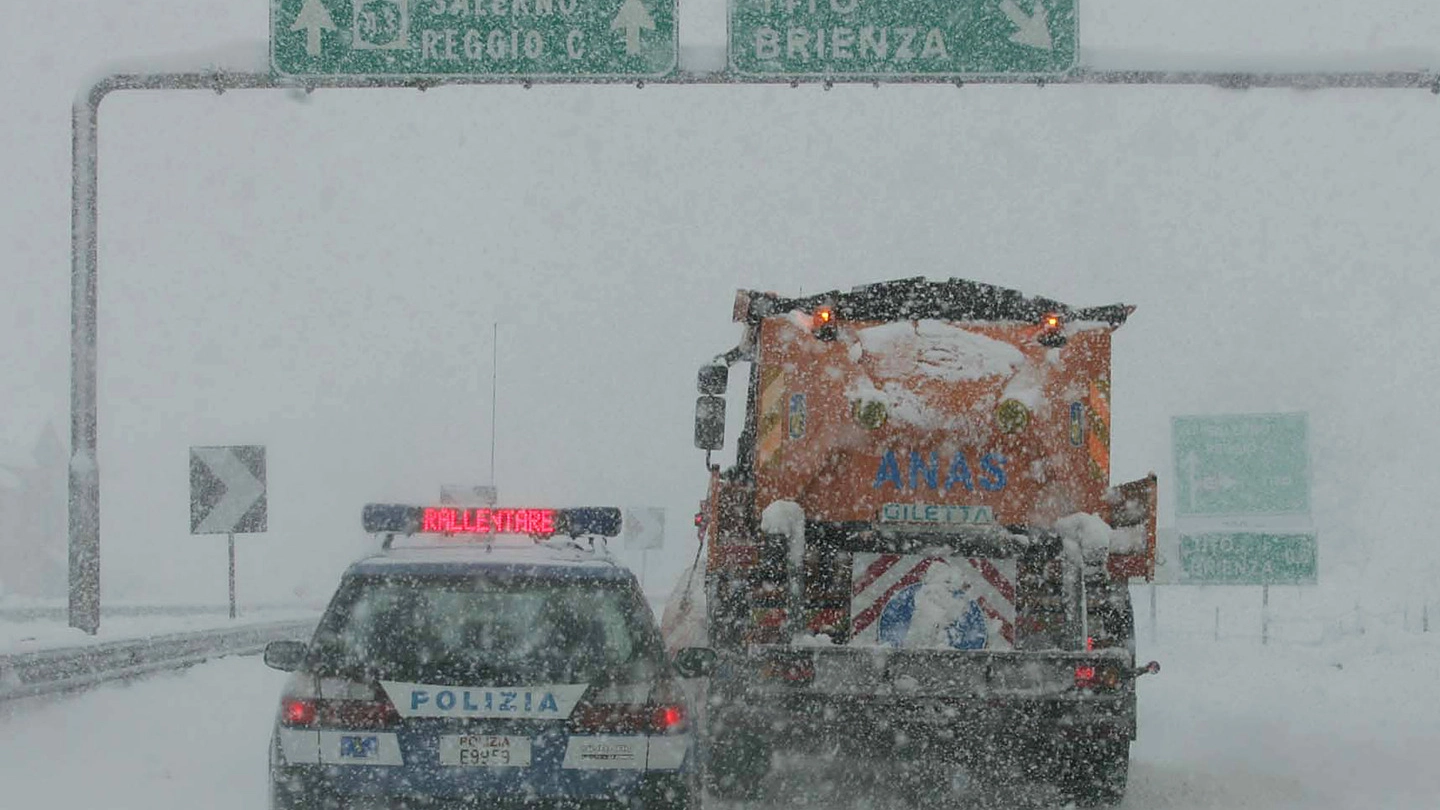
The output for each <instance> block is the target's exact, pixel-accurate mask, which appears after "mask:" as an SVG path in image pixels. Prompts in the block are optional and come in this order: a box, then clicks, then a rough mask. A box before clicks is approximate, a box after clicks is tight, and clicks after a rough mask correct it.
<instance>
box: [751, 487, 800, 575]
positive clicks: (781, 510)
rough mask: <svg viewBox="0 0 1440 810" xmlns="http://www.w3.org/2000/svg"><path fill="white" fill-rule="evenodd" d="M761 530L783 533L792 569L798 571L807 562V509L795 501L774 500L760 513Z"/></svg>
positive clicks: (766, 532) (769, 532) (768, 532)
mask: <svg viewBox="0 0 1440 810" xmlns="http://www.w3.org/2000/svg"><path fill="white" fill-rule="evenodd" d="M760 531H762V532H764V533H765V534H782V535H784V536H785V539H786V540H787V541H788V542H787V549H788V551H789V553H788V555H787V557H788V559H789V561H790V570H791V571H798V570H800V566H802V565H804V563H805V510H804V509H802V508H801V507H800V504H798V503H796V502H794V501H774V502H772V503H771V504H770V505H769V506H767V507H765V511H764V512H761V513H760Z"/></svg>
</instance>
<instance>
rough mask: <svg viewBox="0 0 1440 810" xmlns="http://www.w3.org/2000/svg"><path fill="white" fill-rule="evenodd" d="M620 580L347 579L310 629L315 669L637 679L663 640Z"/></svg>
mask: <svg viewBox="0 0 1440 810" xmlns="http://www.w3.org/2000/svg"><path fill="white" fill-rule="evenodd" d="M651 625H653V619H650V615H649V613H648V611H646V609H645V608H644V605H643V603H641V602H640V601H639V596H638V594H636V593H635V592H634V590H633V588H632V587H629V586H628V585H627V584H624V583H607V582H596V581H561V582H551V581H543V580H532V579H520V580H501V581H491V580H485V579H474V578H465V579H456V578H425V577H412V576H404V577H399V576H390V577H371V578H356V579H353V580H350V581H349V582H347V583H346V585H345V586H342V589H341V591H340V592H339V593H337V594H336V598H335V601H334V603H333V604H332V605H331V608H330V610H329V611H328V612H327V615H326V618H325V620H324V621H323V622H322V624H321V627H320V629H319V631H318V632H317V635H316V640H315V641H316V644H315V648H316V655H317V656H318V662H317V668H318V669H319V670H321V671H322V672H336V673H342V672H343V673H352V674H362V673H363V674H364V675H367V676H371V677H379V678H382V679H391V680H408V681H417V682H425V683H456V684H461V683H463V684H466V685H477V686H483V685H515V684H519V683H524V682H537V681H548V682H557V683H559V682H564V683H579V682H588V681H593V680H597V679H601V680H638V679H644V678H647V677H649V676H650V675H651V674H653V672H654V670H655V668H656V666H657V662H658V660H659V659H660V643H659V637H658V635H657V634H656V631H655V630H654V629H653V627H652V626H651Z"/></svg>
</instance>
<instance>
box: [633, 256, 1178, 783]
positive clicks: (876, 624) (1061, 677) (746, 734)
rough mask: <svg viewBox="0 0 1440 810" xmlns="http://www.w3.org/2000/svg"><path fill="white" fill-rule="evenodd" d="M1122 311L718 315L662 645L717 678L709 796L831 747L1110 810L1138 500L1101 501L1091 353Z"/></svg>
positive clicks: (1009, 298) (846, 308) (1005, 303)
mask: <svg viewBox="0 0 1440 810" xmlns="http://www.w3.org/2000/svg"><path fill="white" fill-rule="evenodd" d="M1131 311H1132V308H1131V307H1128V306H1124V305H1112V306H1104V307H1093V308H1088V309H1077V308H1072V307H1069V306H1066V305H1063V304H1060V303H1058V302H1055V301H1051V300H1048V299H1043V298H1028V297H1025V296H1024V295H1022V294H1020V293H1018V292H1016V291H1013V290H1006V289H1002V288H998V287H993V286H990V285H985V284H980V283H976V282H971V281H965V280H959V279H951V280H949V281H941V282H931V281H927V280H925V279H909V280H901V281H896V282H882V283H880V284H874V285H867V286H865V287H859V288H856V289H855V290H853V291H851V292H849V293H840V292H833V293H825V294H821V295H816V296H810V297H807V298H794V299H791V298H783V297H781V296H779V295H776V294H774V293H759V292H745V291H742V292H741V293H740V294H739V295H738V296H737V300H736V308H735V319H736V320H737V321H739V322H741V323H742V324H744V335H743V337H742V339H741V341H740V343H739V345H737V346H736V347H735V348H734V349H732V350H731V351H729V352H727V353H726V354H724V355H722V356H721V357H719V358H717V360H716V362H715V363H714V364H712V365H710V366H707V367H705V368H703V369H702V370H701V374H700V378H699V388H700V391H701V394H702V396H701V399H700V400H699V401H698V402H697V409H696V414H697V418H696V444H697V446H699V447H701V448H703V449H706V450H707V451H713V450H715V449H717V448H718V447H720V446H721V445H723V436H724V432H723V411H724V408H723V407H722V406H723V401H722V400H720V394H722V393H724V389H725V387H726V380H728V376H729V369H730V368H731V367H732V366H733V365H734V364H736V363H738V362H741V361H749V372H750V373H749V379H748V385H747V386H746V389H745V401H746V406H745V412H744V417H743V422H742V428H741V431H740V437H739V447H738V451H737V454H736V461H735V463H734V465H733V466H731V467H730V468H728V469H726V470H724V471H722V470H720V469H719V468H718V467H711V468H710V472H711V475H710V488H709V492H708V494H707V497H706V499H705V502H704V503H703V504H702V511H701V514H700V524H701V539H702V541H704V542H705V544H706V546H707V549H708V556H706V557H705V570H704V578H703V593H702V592H700V588H699V585H698V584H697V577H696V576H695V573H693V572H692V574H691V575H690V576H689V578H688V579H687V580H686V582H687V587H686V588H684V589H681V590H679V591H677V595H676V596H675V597H672V599H671V603H670V604H669V605H667V608H666V611H665V613H666V615H665V620H664V623H663V625H662V629H663V630H664V631H665V632H666V635H667V639H668V641H667V643H669V644H671V646H672V647H680V646H687V645H690V644H694V643H696V640H699V639H703V643H707V644H708V645H710V646H711V647H713V648H715V650H716V653H717V655H718V660H720V661H721V662H722V665H721V666H720V667H719V668H718V669H717V670H716V673H715V675H714V677H713V678H712V679H711V681H710V682H709V684H708V686H707V687H706V688H707V689H708V693H707V694H708V697H707V698H706V699H705V700H704V701H703V705H704V707H705V717H706V724H705V726H706V729H707V730H706V732H705V733H706V735H707V738H708V740H709V742H708V746H709V747H708V750H709V752H710V753H709V762H708V764H707V765H706V768H707V773H709V774H710V775H711V777H710V778H711V779H712V787H713V788H714V789H715V790H719V791H723V795H727V796H742V795H744V792H745V790H746V788H747V786H748V785H751V784H753V783H754V782H755V781H756V780H757V779H758V777H759V776H760V775H762V774H763V773H764V771H765V768H766V763H767V762H768V761H769V757H768V753H767V752H770V751H776V750H792V749H794V750H800V749H805V748H814V747H816V746H819V747H820V748H822V749H824V750H833V749H832V748H830V747H829V746H839V747H840V748H845V747H846V746H850V747H851V748H852V749H853V750H854V751H855V753H856V754H857V755H860V756H865V757H877V756H878V757H884V756H893V757H895V758H899V759H904V760H913V759H917V758H940V759H947V760H953V761H959V762H962V763H965V764H967V765H969V766H974V767H990V766H992V765H995V764H996V763H998V762H1000V761H1002V760H1003V761H1008V762H1011V763H1014V764H1015V765H1017V766H1019V767H1021V768H1023V769H1024V770H1026V771H1027V772H1034V773H1045V774H1049V778H1053V779H1055V780H1056V783H1057V784H1059V785H1061V786H1062V787H1063V789H1065V790H1066V791H1067V792H1068V795H1070V796H1072V797H1074V798H1075V799H1076V800H1077V801H1079V802H1080V803H1081V804H1087V805H1088V804H1090V803H1091V802H1092V801H1093V802H1098V803H1107V802H1108V803H1113V802H1114V801H1118V798H1119V797H1120V796H1122V795H1123V792H1124V780H1125V774H1126V772H1127V768H1128V752H1129V741H1130V740H1131V739H1133V738H1134V736H1135V729H1136V697H1135V688H1134V682H1135V679H1136V678H1137V677H1138V675H1139V672H1138V671H1137V670H1136V668H1135V666H1134V615H1133V607H1132V604H1131V599H1130V594H1129V580H1130V578H1132V577H1149V576H1151V575H1152V574H1153V570H1154V549H1155V493H1156V490H1155V484H1156V482H1155V477H1154V476H1153V475H1151V476H1149V477H1147V478H1144V479H1141V480H1139V481H1135V482H1131V483H1128V484H1123V485H1121V486H1118V487H1116V486H1112V485H1111V483H1110V433H1111V430H1110V428H1111V417H1110V413H1111V411H1110V394H1111V376H1110V370H1111V368H1110V356H1111V353H1110V342H1111V337H1112V335H1113V334H1114V332H1115V330H1116V329H1117V328H1118V327H1119V326H1120V325H1122V324H1123V323H1124V322H1125V319H1126V318H1127V317H1128V316H1129V315H1130V313H1131ZM717 422H718V423H721V424H719V425H718V426H717ZM707 458H708V457H707ZM707 463H708V462H707Z"/></svg>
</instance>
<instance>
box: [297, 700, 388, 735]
mask: <svg viewBox="0 0 1440 810" xmlns="http://www.w3.org/2000/svg"><path fill="white" fill-rule="evenodd" d="M319 704H320V705H319V706H317V707H316V714H317V719H318V721H319V724H320V727H321V728H338V729H376V728H389V727H391V726H396V725H399V724H400V713H399V712H398V711H396V710H395V704H393V703H391V702H390V699H389V698H381V699H379V700H322V701H319Z"/></svg>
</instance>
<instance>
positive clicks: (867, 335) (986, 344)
mask: <svg viewBox="0 0 1440 810" xmlns="http://www.w3.org/2000/svg"><path fill="white" fill-rule="evenodd" d="M856 335H857V337H858V338H859V340H860V345H861V347H862V349H863V350H864V352H865V354H867V355H869V356H870V357H871V358H872V359H874V360H876V361H877V362H876V370H877V373H878V374H879V376H881V377H882V378H906V377H910V376H913V375H915V374H921V375H924V376H927V377H934V378H937V379H941V380H947V381H950V382H964V381H972V380H981V379H984V378H986V377H995V376H1000V375H1005V374H1011V373H1013V372H1014V371H1015V369H1016V368H1017V367H1019V366H1020V365H1021V364H1023V363H1024V362H1025V355H1024V354H1023V353H1022V352H1021V351H1020V350H1019V349H1018V348H1016V347H1015V346H1012V345H1010V344H1009V343H1005V342H1004V341H1000V340H995V339H994V338H988V337H985V336H984V335H981V334H977V333H975V332H971V331H969V330H968V329H962V328H961V327H958V326H954V325H952V324H948V323H945V322H944V321H938V320H933V319H925V320H921V321H918V322H915V323H909V322H903V321H902V322H899V323H886V324H880V325H879V326H870V327H866V328H864V329H861V330H859V331H858V332H857V333H856Z"/></svg>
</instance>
